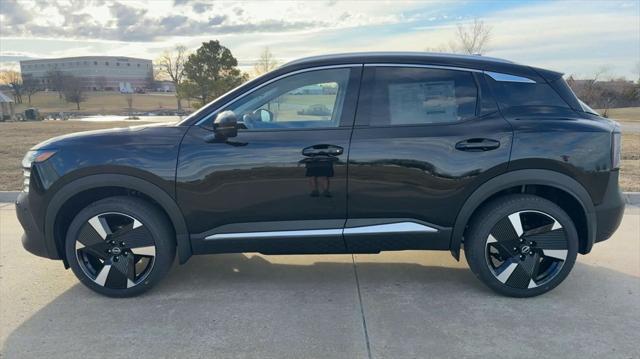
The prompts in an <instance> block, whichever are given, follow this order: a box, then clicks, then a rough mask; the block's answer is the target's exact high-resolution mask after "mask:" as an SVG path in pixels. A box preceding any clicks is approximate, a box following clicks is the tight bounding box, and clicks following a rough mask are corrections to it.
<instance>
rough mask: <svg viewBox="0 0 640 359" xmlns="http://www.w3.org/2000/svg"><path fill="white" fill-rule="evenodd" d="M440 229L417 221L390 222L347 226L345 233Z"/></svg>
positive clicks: (434, 230) (428, 231) (432, 231)
mask: <svg viewBox="0 0 640 359" xmlns="http://www.w3.org/2000/svg"><path fill="white" fill-rule="evenodd" d="M437 231H438V230H437V229H435V228H432V227H429V226H425V225H423V224H420V223H415V222H399V223H389V224H376V225H372V226H362V227H352V228H345V229H344V230H343V233H344V234H345V235H349V234H375V233H406V232H427V233H434V232H437Z"/></svg>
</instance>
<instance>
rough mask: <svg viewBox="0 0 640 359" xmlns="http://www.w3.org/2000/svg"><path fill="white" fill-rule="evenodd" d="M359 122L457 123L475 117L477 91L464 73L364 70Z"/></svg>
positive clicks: (376, 123)
mask: <svg viewBox="0 0 640 359" xmlns="http://www.w3.org/2000/svg"><path fill="white" fill-rule="evenodd" d="M363 83H364V85H363V87H362V90H361V97H363V98H364V104H363V108H362V112H361V113H360V114H359V115H358V122H359V123H362V122H364V121H367V120H368V123H369V125H371V126H385V125H421V124H434V123H449V122H456V121H460V120H463V119H466V118H470V117H474V116H475V115H476V107H477V106H476V103H477V99H478V89H477V86H476V83H475V80H474V78H473V75H472V74H471V73H470V72H467V71H455V70H441V69H429V68H413V67H369V68H365V80H364V82H363Z"/></svg>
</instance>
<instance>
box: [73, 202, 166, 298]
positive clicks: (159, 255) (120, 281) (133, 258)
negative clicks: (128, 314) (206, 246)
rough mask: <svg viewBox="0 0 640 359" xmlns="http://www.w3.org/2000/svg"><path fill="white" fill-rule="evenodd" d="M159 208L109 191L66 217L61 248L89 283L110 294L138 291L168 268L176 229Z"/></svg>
mask: <svg viewBox="0 0 640 359" xmlns="http://www.w3.org/2000/svg"><path fill="white" fill-rule="evenodd" d="M169 223H170V222H169V220H168V218H167V217H166V215H165V214H164V213H162V212H161V211H160V210H159V209H158V208H156V207H154V206H153V205H151V204H150V203H148V202H145V201H144V200H142V199H139V198H135V197H110V198H106V199H103V200H100V201H97V202H95V203H93V204H91V205H89V206H87V207H86V208H84V209H82V210H81V211H80V213H78V214H77V215H76V217H75V218H74V219H73V221H72V222H71V225H70V226H69V230H68V231H67V238H66V244H65V254H66V258H67V261H68V263H69V266H70V267H71V269H72V270H73V272H74V274H75V275H76V277H78V279H80V281H81V282H82V283H83V284H84V285H86V286H87V287H89V288H90V289H92V290H94V291H96V292H98V293H100V294H104V295H107V296H111V297H131V296H135V295H138V294H140V293H142V292H144V291H146V290H148V289H149V288H151V286H153V285H154V284H155V283H157V282H158V281H159V280H160V279H161V278H162V277H164V275H165V274H166V273H167V272H168V270H169V268H170V267H171V264H172V263H173V259H174V257H175V250H176V249H175V234H174V232H173V229H172V227H171V226H170V224H169Z"/></svg>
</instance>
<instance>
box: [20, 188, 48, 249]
mask: <svg viewBox="0 0 640 359" xmlns="http://www.w3.org/2000/svg"><path fill="white" fill-rule="evenodd" d="M16 215H17V216H18V221H19V222H20V224H21V225H22V228H23V229H24V234H23V235H22V246H23V247H24V248H25V249H26V250H27V251H29V252H31V253H33V254H35V255H37V256H40V257H45V258H51V259H59V258H58V255H57V254H54V255H53V256H52V255H51V254H50V251H49V248H48V247H47V244H46V241H45V238H44V234H43V233H42V231H41V230H40V228H39V227H38V225H37V224H36V221H35V219H34V218H33V212H32V211H31V209H30V208H29V193H27V192H21V193H20V194H19V195H18V199H17V200H16Z"/></svg>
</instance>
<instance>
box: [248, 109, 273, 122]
mask: <svg viewBox="0 0 640 359" xmlns="http://www.w3.org/2000/svg"><path fill="white" fill-rule="evenodd" d="M253 113H254V114H255V115H256V117H257V118H259V119H260V122H267V123H268V122H273V112H271V111H269V110H267V109H264V108H259V109H257V110H255V111H254V112H253Z"/></svg>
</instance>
